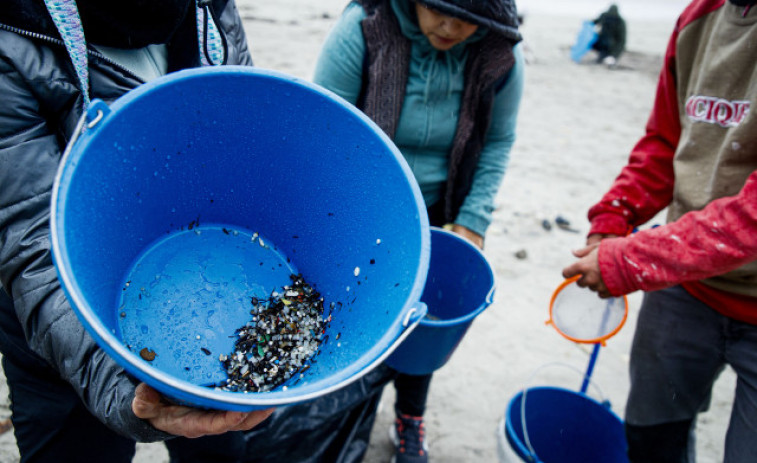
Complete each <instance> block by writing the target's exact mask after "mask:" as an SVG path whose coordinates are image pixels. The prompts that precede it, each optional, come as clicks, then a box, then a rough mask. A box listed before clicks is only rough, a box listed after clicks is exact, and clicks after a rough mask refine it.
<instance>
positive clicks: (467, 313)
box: [386, 227, 495, 375]
mask: <svg viewBox="0 0 757 463" xmlns="http://www.w3.org/2000/svg"><path fill="white" fill-rule="evenodd" d="M494 288H495V280H494V271H493V270H492V267H491V265H489V262H488V261H487V259H486V257H485V256H484V254H483V253H482V252H481V251H480V250H479V249H478V248H477V247H476V246H474V245H473V244H472V243H471V242H470V241H468V240H466V239H464V238H462V237H460V235H458V234H456V233H453V232H450V231H447V230H444V229H442V228H437V227H431V261H430V264H429V270H428V276H427V278H426V286H425V288H424V289H423V294H422V295H421V301H422V302H424V303H425V304H426V306H427V307H428V314H427V315H426V317H425V318H423V320H421V322H420V324H419V326H418V327H417V328H416V329H415V330H414V331H413V332H412V333H411V334H410V336H408V337H407V339H405V340H404V341H403V342H402V344H401V345H400V346H399V347H398V348H397V349H395V351H394V353H392V355H390V356H389V358H387V360H386V364H387V365H389V366H390V367H392V368H393V369H395V370H397V371H399V372H401V373H405V374H409V375H426V374H430V373H433V372H434V371H435V370H438V369H439V368H441V367H442V366H443V365H444V364H445V363H447V361H448V360H449V359H450V357H451V356H452V353H453V352H454V351H455V349H456V348H457V346H458V344H460V341H462V339H463V337H464V336H465V333H466V332H467V331H468V328H469V327H470V325H471V323H473V320H474V319H475V318H476V317H477V316H478V315H479V314H480V313H481V312H483V311H484V310H485V309H486V308H487V307H489V305H491V303H492V300H493V299H494Z"/></svg>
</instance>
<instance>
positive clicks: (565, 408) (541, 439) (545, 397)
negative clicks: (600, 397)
mask: <svg viewBox="0 0 757 463" xmlns="http://www.w3.org/2000/svg"><path fill="white" fill-rule="evenodd" d="M525 397H526V399H525V400H526V403H525V407H522V402H521V401H522V399H523V391H521V392H519V393H518V394H516V395H515V397H513V398H512V399H511V400H510V402H509V404H508V405H507V411H506V412H505V426H504V428H505V429H504V433H505V435H506V438H507V442H508V443H509V444H510V447H511V449H512V450H513V451H514V453H515V454H517V456H518V457H519V458H520V459H522V460H523V461H525V462H546V463H588V462H602V463H628V457H627V455H626V438H625V433H624V430H623V422H622V421H621V419H620V418H619V417H618V416H617V415H616V414H615V413H613V412H612V410H610V408H609V405H607V404H602V403H599V402H597V401H596V400H594V399H592V398H590V397H587V396H586V395H584V394H581V393H578V392H573V391H570V390H567V389H561V388H556V387H534V388H529V389H527V390H526V394H525ZM523 411H525V413H524V415H525V423H526V430H527V433H528V440H529V442H530V444H531V448H532V449H533V452H532V451H531V450H530V449H529V447H528V445H527V443H526V440H525V437H524V432H523V421H524V420H523V417H522V412H523Z"/></svg>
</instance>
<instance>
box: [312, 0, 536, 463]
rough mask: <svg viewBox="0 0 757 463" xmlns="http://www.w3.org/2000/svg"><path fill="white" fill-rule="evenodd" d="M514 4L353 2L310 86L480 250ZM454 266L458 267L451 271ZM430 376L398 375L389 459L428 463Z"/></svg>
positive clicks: (504, 109)
mask: <svg viewBox="0 0 757 463" xmlns="http://www.w3.org/2000/svg"><path fill="white" fill-rule="evenodd" d="M520 40H521V36H520V34H519V32H518V18H517V13H516V9H515V4H514V3H513V2H512V1H511V0H497V1H480V0H479V1H476V0H418V1H413V0H359V1H354V2H352V3H350V4H349V5H348V6H347V8H346V9H345V10H344V12H343V14H342V16H341V18H340V19H339V21H338V22H337V24H336V25H335V27H334V29H333V30H332V31H331V33H330V34H329V36H328V37H327V39H326V41H325V43H324V46H323V49H322V51H321V55H320V57H319V59H318V63H317V65H316V70H315V76H314V81H315V82H316V83H317V84H320V85H322V86H324V87H326V88H327V89H329V90H331V91H333V92H335V93H336V94H338V95H339V96H341V97H342V98H344V99H346V100H347V101H349V102H350V103H353V104H355V105H356V106H357V107H358V108H360V109H361V110H362V111H363V112H364V113H365V114H366V115H368V116H369V117H370V118H371V119H372V120H373V121H374V122H376V124H377V125H378V126H379V127H380V128H381V129H382V130H384V131H385V132H386V133H387V135H389V137H390V138H391V139H392V140H393V141H394V143H395V144H396V145H397V147H398V148H399V150H400V151H401V152H402V154H403V156H404V157H405V159H406V160H407V162H408V164H409V166H410V168H411V169H412V171H413V174H414V176H415V178H416V180H417V181H418V184H419V186H420V189H421V192H422V194H423V198H424V201H425V203H426V206H427V208H428V214H429V221H430V223H431V225H434V226H447V227H448V228H451V229H452V230H453V231H454V232H456V233H458V234H460V235H461V236H463V237H465V238H467V239H469V240H470V241H472V242H473V243H474V244H475V245H477V246H478V247H479V248H483V245H484V236H485V233H486V229H487V227H488V226H489V224H490V223H491V220H492V211H493V210H494V199H495V196H496V194H497V191H498V189H499V186H500V183H501V182H502V178H503V176H504V173H505V167H506V165H507V161H508V157H509V152H510V148H511V147H512V144H513V142H514V140H515V123H516V117H517V112H518V106H519V104H520V98H521V94H522V89H523V67H524V61H523V56H522V52H521V50H520V47H518V46H516V44H517V43H518V42H519V41H520ZM450 264H452V265H454V263H450ZM430 381H431V375H428V376H410V375H404V374H399V375H398V377H397V378H396V380H395V388H396V389H397V401H396V404H395V410H396V414H397V419H396V421H395V426H394V427H393V429H392V433H393V436H394V437H395V443H396V444H397V452H396V461H397V462H399V463H401V462H424V461H427V459H428V456H427V453H426V443H425V440H424V434H425V430H424V424H423V414H424V411H425V405H426V396H427V393H428V388H429V384H430Z"/></svg>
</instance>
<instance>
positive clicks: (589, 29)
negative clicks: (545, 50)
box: [570, 21, 597, 63]
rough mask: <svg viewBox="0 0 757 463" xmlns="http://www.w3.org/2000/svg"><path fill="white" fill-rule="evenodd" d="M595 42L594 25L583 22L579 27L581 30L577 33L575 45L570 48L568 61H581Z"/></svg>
mask: <svg viewBox="0 0 757 463" xmlns="http://www.w3.org/2000/svg"><path fill="white" fill-rule="evenodd" d="M596 41H597V31H596V30H594V23H593V22H592V21H584V22H583V24H582V25H581V30H579V31H578V37H576V43H575V44H573V46H572V47H570V59H572V60H573V61H575V62H576V63H578V62H580V61H581V58H583V56H584V55H585V54H586V53H587V52H588V51H589V50H591V46H592V45H594V42H596Z"/></svg>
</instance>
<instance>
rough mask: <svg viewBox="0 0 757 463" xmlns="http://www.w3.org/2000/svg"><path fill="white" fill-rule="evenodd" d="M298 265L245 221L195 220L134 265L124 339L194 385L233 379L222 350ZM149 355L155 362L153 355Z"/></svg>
mask: <svg viewBox="0 0 757 463" xmlns="http://www.w3.org/2000/svg"><path fill="white" fill-rule="evenodd" d="M296 273H297V269H296V268H295V267H294V265H293V264H292V263H291V261H290V259H289V258H288V257H286V256H285V255H284V254H283V253H281V252H280V251H279V250H278V249H277V248H276V246H275V245H274V244H273V243H272V242H271V241H270V240H268V239H267V238H265V237H261V236H259V235H258V234H257V233H254V232H251V231H249V230H244V229H240V228H238V227H234V228H232V227H229V226H221V225H203V226H195V227H193V229H191V230H181V231H178V232H175V233H171V234H169V235H168V236H166V237H165V238H163V239H161V240H159V241H158V242H156V243H154V244H153V245H152V246H148V247H147V250H146V251H145V252H144V253H143V254H142V255H141V256H140V257H139V258H138V259H137V261H136V263H135V265H134V266H133V267H132V268H131V269H130V270H129V272H128V274H127V276H126V277H125V280H124V284H123V291H122V292H121V295H120V301H119V304H118V310H119V314H118V320H119V323H118V327H119V329H120V337H121V339H122V341H123V342H124V343H125V344H126V346H127V347H128V348H129V349H130V350H131V351H133V352H135V353H138V352H141V351H142V349H148V350H149V351H150V352H154V353H155V354H156V355H155V357H154V359H153V360H151V361H150V363H151V365H152V366H154V367H156V368H159V369H161V370H163V371H164V372H166V373H169V374H171V375H174V376H176V377H179V378H181V379H184V380H186V381H188V382H190V383H192V384H199V385H208V384H218V383H220V382H222V381H223V380H224V379H225V378H226V372H225V370H224V369H223V366H222V363H221V362H220V361H219V355H222V354H229V353H230V352H232V351H233V344H234V340H235V338H236V336H235V335H234V334H235V331H236V330H237V329H239V328H240V327H241V326H243V325H244V324H245V323H247V322H249V321H250V319H251V317H252V316H251V314H250V310H251V308H252V303H251V300H252V298H255V299H260V300H264V299H265V298H267V297H268V296H269V295H270V294H271V293H272V292H273V291H276V290H280V289H281V288H282V287H283V286H284V285H288V284H289V283H290V279H289V276H290V275H291V274H296ZM145 361H147V360H145Z"/></svg>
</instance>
